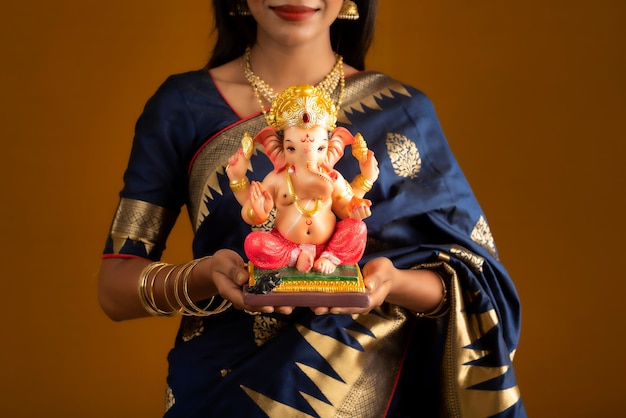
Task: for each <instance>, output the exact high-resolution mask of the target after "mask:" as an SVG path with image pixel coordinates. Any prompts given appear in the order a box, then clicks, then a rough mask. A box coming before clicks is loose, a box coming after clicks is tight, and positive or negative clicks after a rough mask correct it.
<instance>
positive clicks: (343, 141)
mask: <svg viewBox="0 0 626 418" xmlns="http://www.w3.org/2000/svg"><path fill="white" fill-rule="evenodd" d="M353 142H354V136H352V134H351V133H350V131H348V130H347V129H346V128H344V127H341V126H340V127H337V128H335V130H334V131H333V134H332V136H331V137H330V139H329V140H328V167H334V165H335V164H336V163H337V161H339V160H340V159H341V157H343V150H344V148H345V147H346V145H350V144H352V143H353Z"/></svg>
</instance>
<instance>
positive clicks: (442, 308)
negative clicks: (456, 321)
mask: <svg viewBox="0 0 626 418" xmlns="http://www.w3.org/2000/svg"><path fill="white" fill-rule="evenodd" d="M431 271H432V272H433V273H435V274H436V275H437V277H439V280H441V285H442V289H441V293H442V295H441V301H440V302H439V305H437V307H436V308H435V309H433V310H432V311H430V312H416V313H415V315H416V316H417V317H418V318H441V317H442V316H444V315H445V314H446V313H448V308H449V307H450V306H449V305H448V304H446V302H447V301H448V290H447V287H446V281H445V280H444V279H443V277H441V274H439V273H437V272H436V271H433V270H431Z"/></svg>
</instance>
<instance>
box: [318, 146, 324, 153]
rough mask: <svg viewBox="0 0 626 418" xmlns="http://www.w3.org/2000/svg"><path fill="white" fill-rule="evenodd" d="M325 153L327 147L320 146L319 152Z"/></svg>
mask: <svg viewBox="0 0 626 418" xmlns="http://www.w3.org/2000/svg"><path fill="white" fill-rule="evenodd" d="M324 151H326V145H320V146H319V147H318V148H317V152H324Z"/></svg>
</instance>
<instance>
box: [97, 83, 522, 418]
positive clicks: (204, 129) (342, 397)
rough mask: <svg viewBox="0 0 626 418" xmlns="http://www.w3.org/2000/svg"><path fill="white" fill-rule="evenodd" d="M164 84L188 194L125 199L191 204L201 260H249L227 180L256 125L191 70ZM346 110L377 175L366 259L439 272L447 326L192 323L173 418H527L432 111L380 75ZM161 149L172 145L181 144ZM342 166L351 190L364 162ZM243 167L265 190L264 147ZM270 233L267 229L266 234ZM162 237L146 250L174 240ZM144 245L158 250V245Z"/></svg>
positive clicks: (510, 339) (398, 321)
mask: <svg viewBox="0 0 626 418" xmlns="http://www.w3.org/2000/svg"><path fill="white" fill-rule="evenodd" d="M166 85H167V86H169V87H168V88H169V89H173V90H176V92H177V96H176V97H177V99H176V101H174V102H175V103H179V104H178V105H171V104H163V103H161V106H170V107H171V106H174V107H175V109H173V110H171V109H170V111H173V112H174V114H178V113H181V114H182V116H181V117H180V119H181V121H182V123H183V125H185V124H187V125H188V129H187V131H188V135H189V136H193V137H194V138H195V139H194V140H193V141H190V144H189V145H188V146H186V147H185V149H184V150H182V151H180V152H179V155H182V156H185V158H187V160H186V161H187V162H188V165H187V167H186V169H185V176H183V177H184V178H185V182H186V183H185V186H186V188H185V190H186V195H185V197H184V198H183V199H182V200H183V201H181V197H180V196H179V197H177V200H176V199H174V201H170V200H168V199H166V198H164V197H160V196H158V197H153V196H152V197H151V196H148V198H147V199H146V196H147V195H148V194H147V192H145V191H143V190H136V189H133V187H132V185H131V186H128V187H127V188H126V189H125V191H124V192H123V193H122V197H123V198H124V199H131V200H132V199H138V200H147V201H148V202H151V203H153V204H155V205H158V206H159V207H165V208H167V210H168V211H171V212H176V210H177V209H179V208H180V206H182V204H183V203H186V204H187V210H188V214H189V217H190V220H191V223H192V226H193V228H194V231H195V236H194V243H193V250H194V255H195V256H196V257H200V256H204V255H209V254H212V253H214V252H215V251H217V250H219V249H221V248H230V249H233V250H235V251H237V252H239V253H240V254H241V255H242V257H243V256H244V253H243V248H242V247H243V240H244V238H245V236H246V234H248V233H249V232H250V226H249V225H247V224H245V223H244V222H243V220H242V219H241V215H240V206H239V205H238V203H237V201H236V200H235V199H234V197H233V195H232V193H231V192H230V190H229V187H228V178H227V176H226V175H225V171H224V170H225V167H226V164H227V161H228V158H229V156H231V155H232V154H234V153H235V152H236V150H237V149H238V148H239V147H240V144H241V138H242V137H243V135H244V133H246V132H249V133H250V134H251V135H255V134H256V133H257V132H258V131H259V130H260V129H262V128H263V127H265V126H266V123H265V120H264V119H263V116H262V115H259V116H257V117H254V118H250V119H245V120H240V119H239V118H237V117H236V115H234V114H233V113H232V111H231V110H230V109H229V108H228V106H227V105H226V104H225V103H224V102H223V99H222V98H221V97H220V96H219V93H218V92H217V89H216V88H215V86H214V84H213V83H212V80H210V77H207V76H206V75H205V74H201V73H200V72H192V73H188V74H186V75H182V76H178V77H176V78H174V79H172V80H169V81H168V83H166ZM190 86H191V87H190ZM166 90H167V89H166ZM159 95H161V96H167V94H166V93H163V92H161V93H159V92H157V95H156V96H157V98H156V99H153V102H155V104H154V105H153V106H157V104H158V103H159V102H165V101H164V100H161V101H160V100H158V96H159ZM179 96H182V97H183V99H180V98H178V97H179ZM181 100H182V102H181ZM343 103H344V104H343V105H342V109H341V110H340V114H339V116H338V122H339V124H340V125H341V126H343V127H345V128H347V129H348V130H349V131H350V132H352V134H356V133H361V134H362V135H363V137H364V138H365V140H366V141H367V144H368V147H369V148H370V149H371V150H372V151H373V152H374V154H375V155H376V158H377V160H378V162H379V168H380V171H381V173H380V176H379V178H378V181H377V182H376V183H375V184H374V187H373V189H372V190H371V191H370V192H369V193H368V194H367V195H366V198H368V199H370V200H371V201H372V207H371V209H372V216H371V217H370V218H367V219H366V220H365V222H366V224H367V228H368V245H367V248H366V254H365V256H364V258H363V260H362V263H366V262H367V261H368V260H370V259H372V258H374V257H388V258H390V259H391V260H392V261H393V263H394V265H395V266H396V267H398V268H425V269H431V270H435V271H437V272H438V273H439V274H440V275H441V277H442V278H444V281H445V283H446V287H447V289H448V295H447V297H448V309H447V311H446V314H445V315H443V316H441V317H439V318H427V317H421V316H419V315H415V314H414V313H412V312H408V311H407V310H405V309H403V308H400V307H397V306H393V305H388V304H384V305H383V306H381V307H380V308H379V309H376V310H375V311H373V312H372V313H370V314H368V315H354V316H350V315H322V316H316V315H314V314H313V313H312V312H311V311H310V310H309V309H307V308H297V309H296V310H295V311H294V313H293V314H292V315H289V316H284V315H279V314H272V315H248V314H246V313H244V312H241V311H237V310H235V309H232V308H231V309H229V310H228V311H226V312H224V313H222V314H220V315H214V316H211V317H207V318H195V317H185V318H183V319H182V322H181V326H180V329H179V332H178V335H177V339H176V345H175V347H174V348H173V349H172V350H171V352H170V354H169V356H168V360H169V364H170V367H169V376H168V398H167V399H168V401H167V411H166V417H207V416H242V417H243V416H245V417H264V416H270V417H285V416H298V417H300V416H302V417H309V416H310V417H381V416H389V417H420V416H424V417H433V416H442V417H487V416H497V417H523V416H526V414H525V411H524V406H523V403H522V400H521V396H520V391H519V388H518V386H517V383H516V379H515V374H514V369H513V356H514V353H515V349H516V347H517V343H518V339H519V327H520V306H519V300H518V297H517V292H516V290H515V287H514V285H513V283H512V281H511V279H510V277H509V275H508V273H507V271H506V270H505V268H504V267H503V265H502V264H501V263H500V261H499V258H498V253H497V249H496V246H495V244H494V241H493V237H492V234H491V231H490V229H489V225H488V223H487V220H486V217H485V215H484V214H483V212H482V210H481V208H480V206H479V204H478V202H477V201H476V199H475V197H474V194H473V192H472V190H471V188H470V186H469V184H468V183H467V181H466V179H465V177H464V175H463V173H462V171H461V169H460V168H459V165H458V164H457V162H456V160H455V159H454V157H453V155H452V153H451V151H450V149H449V146H448V144H447V141H446V139H445V137H444V135H443V133H442V130H441V127H440V126H439V122H438V120H437V116H436V114H435V111H434V108H433V106H432V103H431V102H430V100H429V99H428V98H427V97H426V96H425V95H424V94H423V93H421V92H420V91H419V90H416V89H414V88H412V87H410V86H407V85H405V84H402V83H400V82H398V81H396V80H394V79H391V78H389V77H388V76H386V75H384V74H381V73H377V72H362V73H359V74H356V75H353V76H351V77H348V78H347V79H346V87H345V96H344V101H343ZM148 110H149V109H148ZM210 110H214V114H223V115H224V118H223V119H221V120H219V118H216V117H215V115H214V114H213V116H211V115H212V114H211V112H210ZM163 112H165V111H159V112H156V114H161V115H162V114H163ZM207 112H208V114H207ZM220 112H221V113H220ZM179 136H181V135H179ZM136 138H137V135H136ZM164 142H165V143H166V144H167V145H166V146H164V147H165V148H167V147H172V146H173V145H171V144H172V143H174V142H173V141H164ZM345 154H346V155H345V156H344V157H343V158H342V159H341V160H340V161H339V163H338V164H337V165H336V166H335V168H337V169H338V170H339V171H340V172H341V173H342V174H343V175H344V177H345V178H346V179H348V180H351V179H352V178H354V177H355V176H356V175H357V174H358V173H359V167H358V162H357V161H356V160H354V159H352V158H351V157H350V156H349V152H348V151H347V150H346V153H345ZM155 158H158V157H155ZM163 158H164V157H163ZM185 158H182V159H181V161H185ZM250 162H251V167H250V171H249V173H248V174H249V177H250V180H258V181H260V180H262V179H263V177H264V176H265V174H267V173H268V172H269V171H270V170H272V169H273V166H272V164H271V163H270V161H269V159H268V158H267V156H266V155H265V154H264V152H263V149H262V147H260V146H257V147H256V149H255V151H254V153H253V156H252V158H251V161H250ZM131 163H132V158H131ZM168 169H169V168H168ZM135 171H137V170H135ZM132 173H133V170H132V169H131V170H130V175H129V176H128V180H129V181H131V183H132V179H133V176H132ZM137 177H139V176H137ZM144 177H145V176H144ZM174 177H180V176H178V175H177V176H174ZM138 183H140V181H138ZM177 184H182V183H181V182H180V181H179V182H178V183H177ZM139 189H141V187H140V188H139ZM146 189H147V187H146ZM172 190H174V188H172ZM176 190H178V189H176ZM173 194H174V193H173V192H172V193H169V194H168V196H169V195H173ZM164 195H165V192H164ZM176 203H178V206H177V205H176ZM168 222H169V221H168ZM268 222H269V224H268V225H264V226H262V227H263V228H271V218H270V220H269V221H268ZM164 224H166V226H165V227H169V226H167V225H169V224H168V223H165V222H164ZM165 227H164V228H165ZM127 229H129V228H128V227H126V229H125V230H127ZM156 231H157V232H155V231H153V232H152V233H151V236H152V237H153V238H152V239H153V240H154V239H155V238H154V237H158V238H159V239H163V238H162V237H163V236H167V232H168V231H167V232H163V231H162V230H161V229H159V228H158V227H157V228H156ZM113 232H114V231H112V234H113ZM121 235H122V236H123V235H124V232H122V233H121ZM137 235H141V234H140V233H135V234H134V235H133V240H134V241H132V242H133V243H134V244H133V245H134V246H131V245H127V246H120V244H119V243H120V233H119V231H118V233H117V235H116V237H117V238H116V240H117V241H116V242H118V245H117V246H116V247H115V248H116V249H119V248H126V249H129V248H131V247H132V248H135V247H136V246H137V245H139V246H141V245H140V244H141V242H142V241H141V239H143V237H140V236H139V237H138V236H137ZM138 243H139V244H138ZM153 246H154V247H155V248H164V242H161V241H159V242H157V243H156V244H153ZM107 248H108V253H111V254H112V253H114V252H115V251H114V250H113V246H112V245H109V246H108V247H107ZM123 251H124V250H121V251H120V254H121V253H123ZM129 251H134V250H132V249H131V250H129ZM105 252H107V251H105ZM138 255H141V254H138ZM155 258H156V257H155Z"/></svg>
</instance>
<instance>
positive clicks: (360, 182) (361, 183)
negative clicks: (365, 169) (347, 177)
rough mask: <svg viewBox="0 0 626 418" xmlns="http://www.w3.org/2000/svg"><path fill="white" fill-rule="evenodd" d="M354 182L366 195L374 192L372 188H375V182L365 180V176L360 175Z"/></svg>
mask: <svg viewBox="0 0 626 418" xmlns="http://www.w3.org/2000/svg"><path fill="white" fill-rule="evenodd" d="M353 181H354V185H355V186H356V187H358V188H359V189H361V190H363V191H364V192H365V193H367V192H369V191H370V190H372V187H374V182H373V181H371V180H368V179H367V178H365V176H364V175H363V174H358V175H357V176H356V177H355V178H354V180H353Z"/></svg>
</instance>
